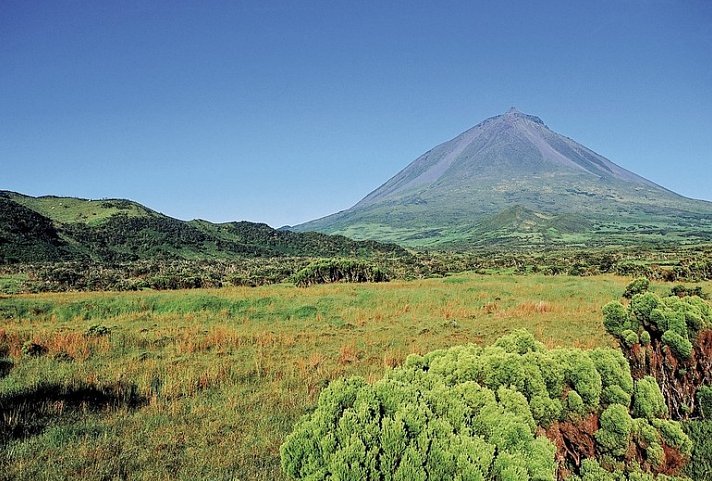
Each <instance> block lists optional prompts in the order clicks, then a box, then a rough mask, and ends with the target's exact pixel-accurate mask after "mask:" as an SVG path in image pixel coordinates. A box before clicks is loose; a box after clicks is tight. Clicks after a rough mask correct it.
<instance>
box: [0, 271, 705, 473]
mask: <svg viewBox="0 0 712 481" xmlns="http://www.w3.org/2000/svg"><path fill="white" fill-rule="evenodd" d="M629 280H630V279H629V278H624V277H616V276H611V275H605V276H593V277H584V278H578V277H569V276H555V277H551V276H543V275H527V276H518V275H509V274H498V275H476V274H461V275H457V276H450V277H445V278H441V279H426V280H418V281H410V282H405V281H396V282H391V283H388V284H379V285H365V284H364V285H350V284H334V285H325V286H316V287H312V288H308V289H300V288H295V287H293V286H291V285H286V284H280V285H274V286H265V287H259V288H240V287H232V288H225V289H219V290H200V289H198V290H191V291H172V292H161V293H156V292H153V291H142V292H127V293H120V294H118V293H110V292H101V293H64V294H41V295H14V296H4V297H2V298H0V358H3V357H5V358H6V359H7V360H5V361H0V378H1V379H0V408H1V409H2V413H1V417H0V479H2V480H10V479H13V480H35V479H48V480H53V479H57V480H59V479H86V480H111V479H138V480H144V479H145V480H148V479H150V480H162V479H166V480H168V479H185V480H189V479H190V480H193V479H213V480H280V479H284V476H283V474H282V473H281V471H280V462H279V446H280V444H281V443H282V441H283V439H284V437H285V436H286V434H288V433H289V432H290V431H291V429H292V427H293V425H294V423H295V422H296V420H297V419H298V418H299V417H300V416H301V415H302V414H304V413H305V412H308V411H309V410H310V409H311V408H313V406H314V405H315V403H316V400H317V397H318V394H319V391H320V390H321V388H323V387H324V386H325V385H326V384H327V383H328V382H329V381H330V380H332V379H336V378H340V377H343V376H350V375H360V376H363V377H365V378H366V379H369V380H375V379H378V378H380V377H381V376H382V375H383V373H384V372H385V371H386V370H387V369H389V368H391V367H393V366H396V365H398V364H399V363H400V362H402V361H403V359H405V357H406V356H407V355H408V354H409V353H412V352H417V353H425V352H427V351H430V350H433V349H437V348H441V347H447V346H452V345H455V344H461V343H467V342H474V343H489V342H492V341H493V340H494V339H496V338H497V337H499V336H500V335H502V334H504V333H506V332H508V331H511V330H512V329H515V328H521V327H524V328H527V329H529V330H530V331H531V332H532V333H534V334H535V336H536V337H537V338H538V339H539V340H540V341H542V342H544V343H545V344H546V345H548V346H550V347H553V346H577V347H583V348H593V347H597V346H601V345H614V341H613V339H612V338H610V337H609V336H608V335H607V334H606V333H605V330H604V329H603V326H602V322H601V314H600V312H601V311H600V310H601V306H602V305H604V304H605V303H606V302H608V301H610V300H612V299H617V298H619V296H620V295H621V293H622V292H623V290H624V286H625V285H626V283H627V282H629ZM711 286H712V283H707V284H706V285H704V286H703V288H704V289H705V290H706V291H709V290H710V287H711ZM669 288H670V286H669V284H668V285H666V284H654V285H653V290H654V291H658V292H661V293H664V292H668V291H669ZM97 326H100V327H97ZM104 327H105V328H108V329H103V328H104ZM32 343H34V345H35V346H39V347H33V346H32ZM33 352H34V354H35V355H31V353H33ZM8 360H9V362H8ZM11 364H12V366H13V367H12V368H11V367H10V366H11Z"/></svg>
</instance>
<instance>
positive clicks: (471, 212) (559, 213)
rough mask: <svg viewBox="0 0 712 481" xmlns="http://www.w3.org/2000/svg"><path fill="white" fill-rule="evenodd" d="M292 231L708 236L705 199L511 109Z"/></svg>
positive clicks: (504, 239)
mask: <svg viewBox="0 0 712 481" xmlns="http://www.w3.org/2000/svg"><path fill="white" fill-rule="evenodd" d="M294 230H297V231H318V232H324V233H330V234H334V233H336V234H342V235H345V236H347V237H351V238H354V239H373V240H379V241H391V242H397V243H400V244H402V245H407V246H412V247H431V246H432V247H443V248H450V247H452V248H467V247H497V246H515V245H516V246H523V247H527V246H552V245H559V246H580V245H585V246H613V245H622V244H623V245H630V244H641V243H645V244H656V243H667V242H670V243H672V242H674V243H677V244H679V243H697V242H700V241H709V240H712V203H710V202H706V201H700V200H694V199H689V198H686V197H683V196H681V195H679V194H676V193H674V192H672V191H670V190H668V189H666V188H664V187H662V186H660V185H657V184H655V183H654V182H651V181H650V180H647V179H645V178H644V177H642V176H640V175H637V174H635V173H633V172H630V171H628V170H626V169H624V168H622V167H621V166H619V165H617V164H615V163H613V162H612V161H610V160H608V159H607V158H605V157H603V156H602V155H599V154H597V153H596V152H594V151H592V150H591V149H589V148H587V147H585V146H583V145H581V144H579V143H578V142H576V141H574V140H572V139H570V138H568V137H566V136H564V135H561V134H558V133H556V132H554V131H552V130H551V129H549V128H548V127H547V126H546V124H545V123H544V122H543V121H542V120H541V119H540V118H539V117H536V116H534V115H528V114H524V113H522V112H520V111H518V110H517V109H515V108H512V109H510V110H509V111H508V112H506V113H504V114H502V115H498V116H495V117H491V118H489V119H486V120H484V121H482V122H480V123H479V124H477V125H476V126H475V127H473V128H471V129H469V130H467V131H465V132H463V133H461V134H460V135H458V136H457V137H455V138H454V139H452V140H450V141H448V142H445V143H443V144H440V145H438V146H437V147H435V148H433V149H431V150H429V151H428V152H426V153H425V154H423V155H421V156H420V157H418V158H417V159H416V160H414V161H413V162H412V163H410V164H409V165H408V166H407V167H405V168H404V169H403V170H401V171H400V172H398V173H397V174H396V175H395V176H393V177H392V178H391V179H390V180H388V181H387V182H386V183H384V184H383V185H381V186H380V187H378V188H377V189H376V190H374V191H373V192H371V193H370V194H368V195H367V196H366V197H364V198H363V199H362V200H361V201H359V202H358V203H357V204H356V205H354V206H353V207H351V208H350V209H347V210H345V211H341V212H338V213H336V214H332V215H329V216H327V217H324V218H321V219H317V220H314V221H311V222H307V223H305V224H301V225H299V226H296V227H295V228H294Z"/></svg>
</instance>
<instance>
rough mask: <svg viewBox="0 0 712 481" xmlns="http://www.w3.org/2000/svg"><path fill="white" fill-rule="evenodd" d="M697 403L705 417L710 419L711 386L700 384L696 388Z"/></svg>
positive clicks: (711, 407) (711, 404) (711, 417)
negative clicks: (700, 385)
mask: <svg viewBox="0 0 712 481" xmlns="http://www.w3.org/2000/svg"><path fill="white" fill-rule="evenodd" d="M697 404H698V406H699V407H700V414H702V417H704V418H705V419H712V386H702V387H701V388H699V389H698V390H697Z"/></svg>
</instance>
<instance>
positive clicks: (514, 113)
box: [494, 107, 546, 127]
mask: <svg viewBox="0 0 712 481" xmlns="http://www.w3.org/2000/svg"><path fill="white" fill-rule="evenodd" d="M494 118H495V119H496V118H500V119H504V120H509V121H511V122H513V121H516V120H519V119H524V120H529V121H531V122H534V123H535V124H539V125H543V126H544V127H546V124H545V123H544V121H543V120H541V119H540V118H539V117H537V116H536V115H529V114H525V113H524V112H522V111H521V110H519V109H518V108H516V107H510V108H509V110H507V111H506V112H505V113H503V114H502V115H498V116H497V117H494Z"/></svg>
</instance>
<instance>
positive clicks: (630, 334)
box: [621, 329, 640, 347]
mask: <svg viewBox="0 0 712 481" xmlns="http://www.w3.org/2000/svg"><path fill="white" fill-rule="evenodd" d="M621 338H622V339H623V341H624V342H625V343H626V345H627V346H628V347H630V346H632V345H633V344H638V343H640V339H638V334H637V333H636V332H635V331H631V330H630V329H626V330H625V331H623V332H621Z"/></svg>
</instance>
